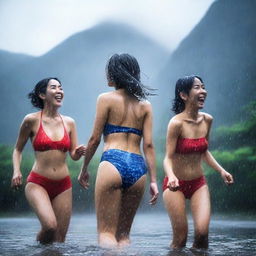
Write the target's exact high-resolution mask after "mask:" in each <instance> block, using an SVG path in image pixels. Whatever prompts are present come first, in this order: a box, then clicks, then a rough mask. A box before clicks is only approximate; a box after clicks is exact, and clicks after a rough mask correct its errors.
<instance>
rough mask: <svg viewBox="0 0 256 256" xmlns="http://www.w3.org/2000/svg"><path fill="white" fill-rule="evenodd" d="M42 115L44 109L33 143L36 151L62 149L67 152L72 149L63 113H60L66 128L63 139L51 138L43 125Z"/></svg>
mask: <svg viewBox="0 0 256 256" xmlns="http://www.w3.org/2000/svg"><path fill="white" fill-rule="evenodd" d="M42 115H43V111H42V112H41V118H40V126H39V129H38V131H37V134H36V137H35V139H34V141H33V143H32V145H33V147H34V150H35V151H47V150H61V151H63V152H67V151H68V150H69V149H70V138H69V135H68V133H67V131H66V129H65V126H64V122H63V120H62V117H61V115H60V118H61V120H62V124H63V128H64V136H63V138H62V139H61V140H57V141H54V140H51V138H49V137H48V136H47V134H46V133H45V131H44V128H43V125H42Z"/></svg>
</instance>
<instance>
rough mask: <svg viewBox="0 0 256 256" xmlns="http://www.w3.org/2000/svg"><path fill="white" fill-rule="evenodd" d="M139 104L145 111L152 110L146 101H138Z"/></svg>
mask: <svg viewBox="0 0 256 256" xmlns="http://www.w3.org/2000/svg"><path fill="white" fill-rule="evenodd" d="M139 104H140V105H141V106H142V108H143V109H144V110H145V111H151V110H152V105H151V103H150V102H149V101H148V100H143V101H139Z"/></svg>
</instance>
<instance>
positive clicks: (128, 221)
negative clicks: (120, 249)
mask: <svg viewBox="0 0 256 256" xmlns="http://www.w3.org/2000/svg"><path fill="white" fill-rule="evenodd" d="M145 184H146V175H143V176H142V177H141V178H140V179H139V180H138V181H137V182H136V183H135V184H134V185H132V186H131V187H129V188H128V189H126V190H124V191H123V193H122V198H121V208H120V215H119V220H118V226H117V233H116V238H117V241H118V243H119V245H127V244H129V243H130V240H129V235H130V230H131V226H132V222H133V219H134V216H135V213H136V211H137V209H138V207H139V204H140V202H141V199H142V196H143V194H144V191H145Z"/></svg>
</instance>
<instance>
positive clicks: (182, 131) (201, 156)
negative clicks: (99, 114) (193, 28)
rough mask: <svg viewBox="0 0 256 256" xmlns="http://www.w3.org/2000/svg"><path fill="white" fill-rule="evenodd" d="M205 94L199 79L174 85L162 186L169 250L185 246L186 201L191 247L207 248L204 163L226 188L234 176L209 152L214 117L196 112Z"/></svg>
mask: <svg viewBox="0 0 256 256" xmlns="http://www.w3.org/2000/svg"><path fill="white" fill-rule="evenodd" d="M206 95H207V92H206V90H205V86H204V83H203V80H202V79H201V78H200V77H198V76H188V77H184V78H181V79H179V80H178V81H177V83H176V89H175V99H174V103H173V108H172V110H173V111H174V112H175V113H176V115H175V116H174V117H173V118H172V119H171V120H170V122H169V125H168V130H167V139H166V155H165V159H164V170H165V174H166V177H165V179H164V183H163V190H164V192H163V199H164V204H165V207H166V209H167V211H168V214H169V217H170V220H171V223H172V229H173V241H172V244H171V247H172V248H181V247H184V246H185V245H186V241H187V234H188V223H187V217H186V209H185V200H186V199H190V206H191V211H192V216H193V220H194V230H195V233H194V234H195V237H194V243H193V247H194V248H208V229H209V222H210V196H209V191H208V186H207V184H206V180H205V177H204V175H203V169H202V166H201V162H202V160H204V161H205V162H206V163H207V164H208V165H209V166H210V167H212V168H213V169H215V170H216V171H217V172H219V173H220V175H221V177H222V179H223V180H224V182H225V183H226V184H227V185H230V184H232V183H233V177H232V175H231V174H230V173H228V172H227V171H225V170H224V169H223V168H222V167H221V166H220V165H219V164H218V163H217V161H216V160H215V159H214V157H213V156H212V154H211V153H210V152H209V151H208V141H209V133H210V128H211V124H212V120H213V118H212V117H211V116H210V115H209V114H206V113H202V112H199V110H200V109H202V108H203V107H204V102H205V99H206Z"/></svg>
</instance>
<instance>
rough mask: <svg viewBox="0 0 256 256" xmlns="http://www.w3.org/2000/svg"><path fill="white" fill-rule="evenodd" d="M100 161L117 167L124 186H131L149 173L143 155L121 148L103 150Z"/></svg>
mask: <svg viewBox="0 0 256 256" xmlns="http://www.w3.org/2000/svg"><path fill="white" fill-rule="evenodd" d="M100 161H101V162H102V161H107V162H110V163H111V164H113V165H114V166H115V167H116V169H117V170H118V172H119V173H120V175H121V178H122V187H123V188H129V187H130V186H132V185H133V184H134V183H135V182H136V181H137V180H138V179H139V178H140V177H141V176H143V175H144V174H146V173H147V166H146V164H145V160H144V158H143V157H142V156H141V155H138V154H135V153H130V152H127V151H123V150H120V149H109V150H107V151H105V152H103V154H102V157H101V160H100Z"/></svg>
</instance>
